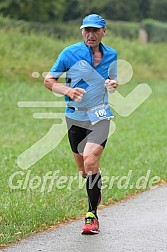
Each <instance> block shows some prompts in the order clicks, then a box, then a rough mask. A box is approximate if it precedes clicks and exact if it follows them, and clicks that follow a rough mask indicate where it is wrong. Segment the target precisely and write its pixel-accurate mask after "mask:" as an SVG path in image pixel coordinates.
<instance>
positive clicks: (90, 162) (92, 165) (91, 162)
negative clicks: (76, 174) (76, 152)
mask: <svg viewBox="0 0 167 252" xmlns="http://www.w3.org/2000/svg"><path fill="white" fill-rule="evenodd" d="M84 168H85V172H86V173H87V174H88V173H90V172H92V173H96V172H97V169H98V167H96V162H95V159H94V158H93V157H92V155H91V156H87V157H85V158H84Z"/></svg>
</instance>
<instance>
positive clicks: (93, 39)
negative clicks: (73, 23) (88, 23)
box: [82, 27, 106, 47]
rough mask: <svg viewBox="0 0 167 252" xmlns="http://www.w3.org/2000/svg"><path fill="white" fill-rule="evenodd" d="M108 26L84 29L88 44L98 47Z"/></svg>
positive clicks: (83, 32)
mask: <svg viewBox="0 0 167 252" xmlns="http://www.w3.org/2000/svg"><path fill="white" fill-rule="evenodd" d="M105 32H106V28H94V27H87V28H83V29H82V36H83V39H84V41H85V44H86V45H87V46H91V47H96V46H98V45H99V43H100V42H101V40H102V37H104V35H105Z"/></svg>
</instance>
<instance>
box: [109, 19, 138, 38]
mask: <svg viewBox="0 0 167 252" xmlns="http://www.w3.org/2000/svg"><path fill="white" fill-rule="evenodd" d="M107 28H108V30H109V31H110V32H111V33H112V34H113V35H114V36H119V37H122V38H126V39H131V40H132V39H137V38H138V29H139V24H138V23H133V22H126V21H107Z"/></svg>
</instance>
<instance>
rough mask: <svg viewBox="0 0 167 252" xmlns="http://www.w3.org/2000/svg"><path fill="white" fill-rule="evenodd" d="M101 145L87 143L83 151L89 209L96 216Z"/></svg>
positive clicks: (98, 199)
mask: <svg viewBox="0 0 167 252" xmlns="http://www.w3.org/2000/svg"><path fill="white" fill-rule="evenodd" d="M102 152H103V146H101V145H99V144H95V143H87V144H86V146H85V149H84V153H83V159H84V169H85V172H86V174H87V183H86V189H87V194H88V203H89V209H88V212H92V213H93V214H94V215H95V216H96V217H97V206H98V204H99V201H100V199H101V183H102V182H101V174H100V169H99V161H100V157H101V154H102Z"/></svg>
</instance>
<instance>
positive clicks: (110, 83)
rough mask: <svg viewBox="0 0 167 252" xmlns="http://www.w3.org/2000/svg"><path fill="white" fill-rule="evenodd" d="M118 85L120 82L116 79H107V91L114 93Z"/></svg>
mask: <svg viewBox="0 0 167 252" xmlns="http://www.w3.org/2000/svg"><path fill="white" fill-rule="evenodd" d="M117 86H118V83H117V81H116V80H110V79H107V80H106V81H105V87H106V88H107V91H108V92H109V93H114V92H115V90H116V88H117Z"/></svg>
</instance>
